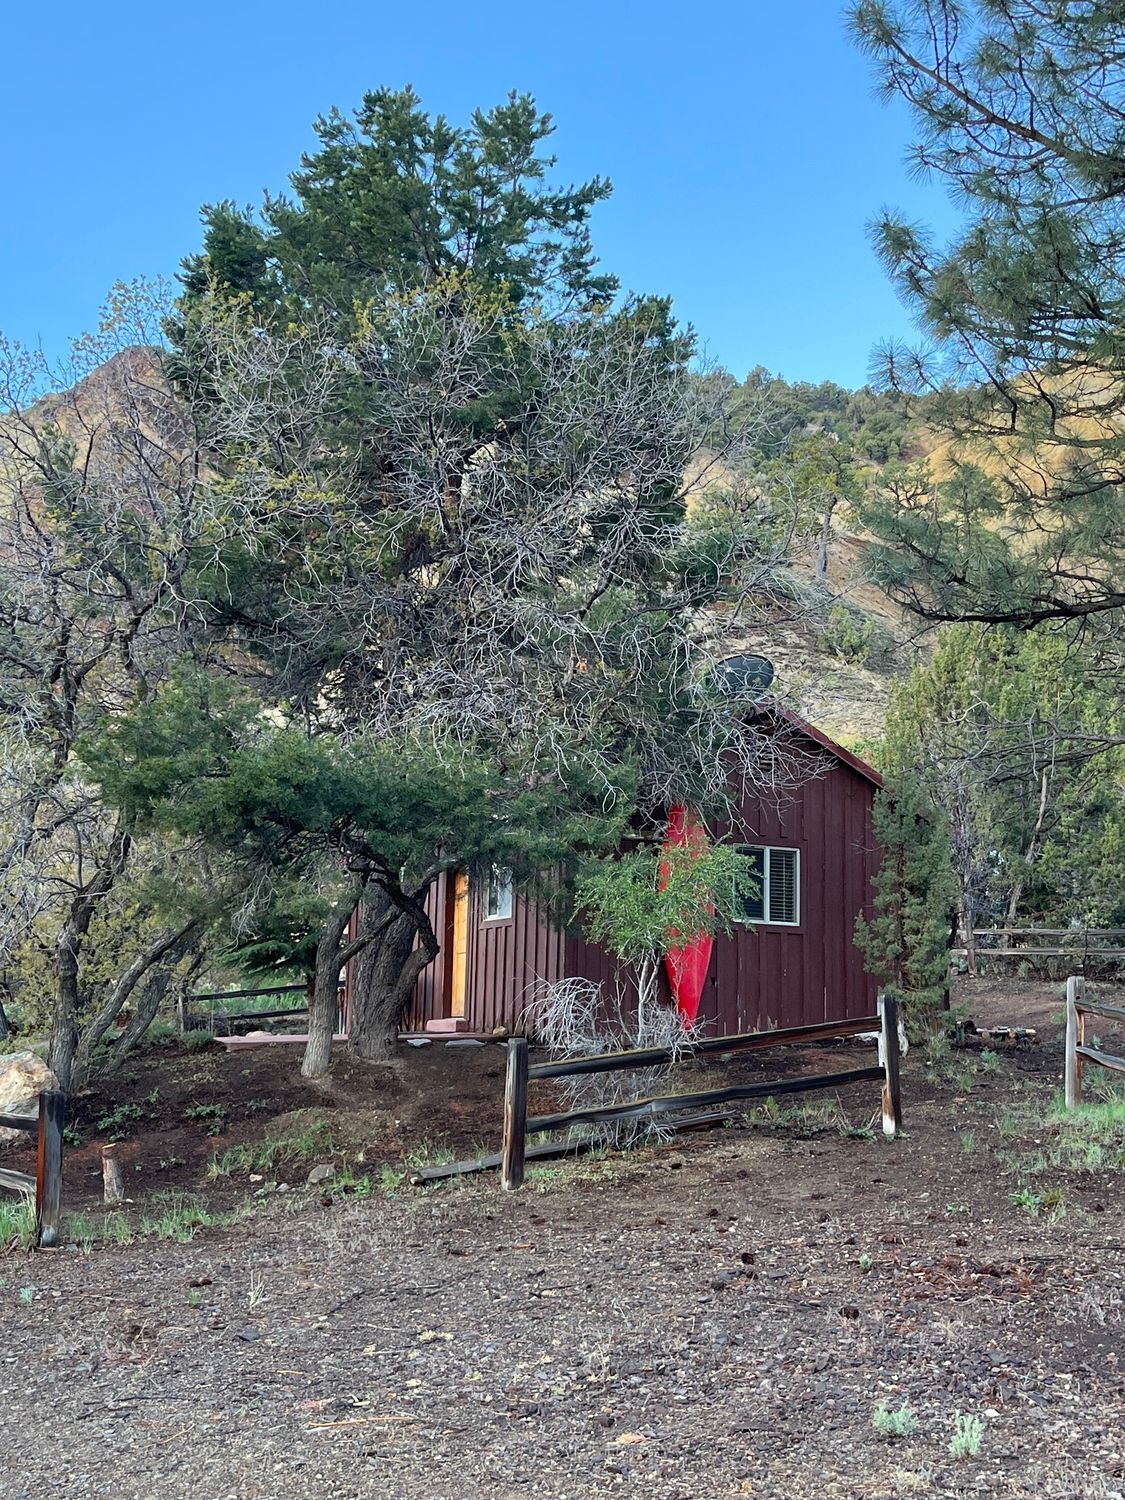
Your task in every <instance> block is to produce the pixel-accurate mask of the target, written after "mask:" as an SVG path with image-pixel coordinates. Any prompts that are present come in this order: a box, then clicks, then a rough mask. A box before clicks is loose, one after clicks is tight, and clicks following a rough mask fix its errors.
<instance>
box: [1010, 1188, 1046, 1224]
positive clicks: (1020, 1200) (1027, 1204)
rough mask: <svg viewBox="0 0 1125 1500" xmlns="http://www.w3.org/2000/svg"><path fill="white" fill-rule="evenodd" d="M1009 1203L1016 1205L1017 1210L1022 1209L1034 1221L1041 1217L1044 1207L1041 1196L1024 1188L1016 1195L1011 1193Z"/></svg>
mask: <svg viewBox="0 0 1125 1500" xmlns="http://www.w3.org/2000/svg"><path fill="white" fill-rule="evenodd" d="M1008 1202H1009V1203H1012V1204H1014V1205H1015V1207H1016V1208H1022V1209H1023V1210H1024V1211H1025V1213H1029V1214H1030V1215H1031V1217H1032V1218H1033V1219H1037V1218H1038V1217H1039V1210H1040V1209H1041V1208H1042V1206H1043V1200H1042V1198H1041V1197H1040V1196H1039V1194H1038V1193H1035V1192H1033V1191H1032V1190H1031V1188H1028V1187H1022V1188H1019V1189H1018V1190H1017V1191H1016V1192H1014V1193H1009V1194H1008Z"/></svg>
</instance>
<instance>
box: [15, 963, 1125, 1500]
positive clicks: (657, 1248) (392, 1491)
mask: <svg viewBox="0 0 1125 1500" xmlns="http://www.w3.org/2000/svg"><path fill="white" fill-rule="evenodd" d="M971 998H972V1000H973V1002H974V1004H975V1006H976V1008H977V1019H978V1021H979V1023H980V1024H981V1025H985V1024H999V1023H1006V1024H1012V1025H1017V1024H1018V1025H1033V1026H1037V1027H1038V1028H1039V1029H1040V1035H1041V1040H1040V1041H1039V1043H1038V1044H1036V1045H1031V1046H1027V1047H1024V1048H1019V1049H1016V1048H1012V1049H1010V1050H1004V1051H1003V1052H1002V1053H1001V1060H1000V1064H999V1067H998V1069H997V1070H996V1071H995V1072H989V1071H986V1070H985V1069H982V1068H980V1067H979V1057H978V1054H977V1053H976V1052H975V1051H974V1050H973V1048H972V1047H971V1046H970V1048H968V1049H967V1050H965V1051H964V1052H958V1053H955V1054H954V1058H953V1062H952V1066H951V1067H949V1068H946V1069H945V1070H944V1072H943V1073H942V1075H941V1076H936V1075H935V1073H934V1070H933V1069H927V1068H926V1066H925V1062H924V1059H923V1058H922V1057H921V1056H920V1055H919V1054H918V1052H917V1050H915V1051H912V1053H911V1055H910V1057H909V1058H908V1059H907V1061H906V1064H905V1068H904V1093H905V1108H906V1126H907V1129H906V1132H905V1134H904V1135H903V1136H902V1137H901V1138H900V1139H899V1140H898V1141H896V1142H894V1143H892V1144H888V1143H886V1142H884V1141H883V1140H882V1139H881V1138H876V1137H875V1136H873V1135H871V1134H863V1135H860V1136H848V1135H845V1134H842V1133H840V1131H839V1130H830V1131H823V1130H822V1131H813V1130H812V1129H811V1126H810V1123H809V1122H808V1121H807V1120H806V1121H804V1122H802V1120H801V1119H795V1120H789V1121H781V1122H778V1123H775V1124H772V1125H771V1124H769V1123H765V1124H763V1123H761V1122H760V1121H759V1123H756V1124H753V1125H748V1126H746V1127H738V1128H735V1129H725V1130H717V1131H713V1132H711V1133H709V1134H706V1135H702V1134H701V1135H695V1136H690V1137H682V1138H680V1139H679V1140H677V1141H675V1142H673V1143H672V1144H671V1145H669V1146H665V1147H661V1148H653V1149H648V1150H645V1151H638V1152H634V1153H631V1154H629V1155H617V1156H610V1157H607V1158H606V1159H605V1160H602V1161H591V1162H587V1163H585V1164H583V1165H581V1166H577V1167H576V1166H567V1167H562V1168H553V1169H550V1170H543V1171H542V1172H541V1173H539V1174H533V1177H532V1179H531V1181H530V1182H529V1185H528V1187H527V1188H526V1189H525V1190H524V1191H523V1192H521V1193H518V1194H510V1195H503V1194H501V1193H500V1192H499V1190H498V1186H497V1184H496V1182H495V1179H494V1178H493V1177H492V1176H491V1175H490V1176H489V1177H487V1178H485V1177H481V1178H470V1179H465V1180H464V1181H463V1182H462V1183H460V1184H455V1185H450V1186H446V1187H443V1188H440V1189H436V1190H429V1191H426V1192H419V1191H415V1190H411V1189H408V1188H402V1189H400V1190H399V1191H398V1192H397V1193H395V1194H393V1195H392V1196H383V1195H380V1194H375V1195H373V1196H371V1197H369V1198H364V1199H356V1198H354V1197H351V1196H349V1195H348V1194H346V1193H344V1192H342V1191H339V1190H335V1189H334V1188H333V1186H332V1184H329V1185H328V1186H327V1188H326V1189H318V1190H316V1191H313V1190H304V1189H301V1190H300V1191H298V1190H297V1189H296V1187H295V1188H294V1191H292V1192H289V1193H287V1194H284V1195H279V1194H277V1193H271V1194H270V1195H269V1196H268V1197H266V1198H265V1199H264V1200H263V1201H262V1207H261V1209H260V1210H259V1211H257V1212H256V1213H255V1216H254V1217H252V1218H250V1219H248V1220H246V1221H245V1222H243V1223H240V1224H238V1225H236V1226H234V1227H230V1228H225V1229H221V1230H205V1231H202V1232H201V1233H200V1234H199V1235H198V1237H197V1238H196V1239H194V1240H193V1241H192V1242H191V1243H189V1244H174V1243H168V1242H162V1241H157V1240H152V1239H144V1240H138V1241H137V1242H136V1243H134V1244H132V1245H128V1246H122V1247H114V1248H109V1247H97V1248H94V1249H93V1250H92V1251H90V1252H89V1253H85V1252H84V1251H82V1250H79V1249H77V1248H70V1249H64V1250H59V1251H52V1252H41V1253H39V1254H35V1255H30V1256H21V1255H18V1254H12V1255H10V1256H8V1257H5V1258H0V1326H2V1328H3V1337H2V1340H0V1410H2V1412H3V1420H2V1426H0V1458H2V1460H3V1462H2V1464H0V1497H3V1500H25V1497H27V1500H30V1497H32V1496H35V1497H37V1500H38V1497H40V1496H42V1495H45V1494H46V1495H51V1496H60V1497H67V1500H69V1497H87V1496H99V1497H132V1496H136V1497H146V1500H147V1497H150V1496H155V1495H159V1496H161V1497H167V1500H177V1497H180V1496H184V1497H186V1496H192V1497H194V1500H211V1497H215V1500H218V1497H228V1496H230V1497H235V1496H237V1497H239V1500H242V1497H248V1500H257V1497H271V1500H272V1497H275V1496H277V1497H280V1496H291V1495H296V1496H301V1497H305V1496H307V1497H313V1500H319V1497H321V1496H324V1497H327V1496H379V1497H383V1496H386V1497H400V1496H401V1497H406V1500H412V1497H422V1496H425V1497H431V1500H444V1497H458V1500H464V1497H471V1496H477V1495H480V1496H488V1497H492V1496H497V1497H509V1496H525V1495H531V1494H534V1495H536V1496H544V1497H548V1500H569V1497H576V1500H577V1497H587V1496H596V1495H623V1496H645V1497H652V1500H673V1497H675V1500H709V1497H720V1496H723V1497H725V1496H737V1495H752V1496H759V1497H773V1500H801V1497H805V1496H813V1495H816V1496H818V1497H819V1496H837V1497H857V1500H858V1497H863V1500H877V1497H878V1500H882V1497H886V1500H892V1497H894V1500H897V1497H901V1496H912V1495H927V1496H947V1495H948V1496H954V1495H958V1496H959V1495H977V1494H988V1495H997V1496H1034V1497H1059V1500H1061V1497H1076V1500H1077V1497H1098V1500H1113V1497H1118V1500H1119V1497H1122V1496H1125V1371H1123V1370H1122V1359H1123V1358H1125V1336H1123V1335H1125V1194H1123V1193H1122V1179H1121V1176H1120V1174H1116V1175H1114V1174H1110V1173H1107V1172H1085V1173H1069V1174H1068V1173H1055V1174H1053V1175H1052V1177H1051V1180H1050V1186H1051V1188H1052V1189H1053V1190H1054V1191H1055V1192H1056V1193H1058V1194H1059V1195H1061V1196H1060V1198H1059V1201H1058V1202H1057V1203H1056V1204H1055V1207H1054V1212H1053V1213H1051V1214H1048V1213H1047V1212H1046V1211H1045V1210H1044V1211H1043V1212H1041V1213H1040V1214H1039V1215H1038V1216H1034V1217H1033V1216H1032V1215H1031V1214H1030V1213H1029V1212H1028V1211H1027V1210H1026V1209H1024V1208H1021V1207H1020V1206H1018V1205H1016V1204H1013V1203H1012V1202H1011V1200H1010V1194H1011V1193H1012V1192H1013V1191H1014V1190H1015V1189H1016V1188H1017V1187H1018V1186H1020V1185H1021V1183H1023V1182H1025V1181H1028V1182H1030V1183H1032V1185H1033V1186H1034V1187H1035V1189H1036V1191H1037V1192H1038V1191H1042V1190H1043V1189H1044V1188H1045V1186H1046V1183H1045V1182H1043V1181H1040V1180H1039V1179H1038V1178H1028V1177H1027V1176H1026V1173H1024V1172H1023V1171H1022V1170H1021V1169H1020V1157H1021V1153H1030V1152H1032V1151H1033V1150H1034V1149H1035V1148H1036V1147H1037V1145H1040V1146H1041V1145H1042V1144H1043V1143H1044V1141H1045V1140H1046V1137H1047V1134H1048V1133H1049V1131H1050V1129H1051V1127H1050V1126H1040V1125H1038V1124H1030V1125H1025V1126H1022V1127H1019V1129H1025V1130H1027V1131H1035V1132H1037V1134H1036V1135H1034V1136H1032V1135H1028V1136H1026V1137H1025V1136H1023V1135H1021V1134H1019V1133H1018V1130H1017V1131H1016V1132H1015V1133H1013V1125H1012V1121H1013V1119H1015V1118H1017V1117H1018V1118H1023V1119H1026V1118H1027V1115H1026V1113H1025V1112H1026V1111H1029V1110H1031V1109H1033V1108H1034V1107H1037V1106H1041V1105H1045V1104H1046V1103H1047V1102H1048V1101H1049V1100H1050V1098H1051V1096H1052V1094H1053V1092H1054V1090H1055V1089H1056V1088H1057V1087H1058V1084H1059V1080H1060V1077H1061V1050H1060V1046H1059V1028H1058V1024H1057V1020H1058V1011H1059V1008H1060V1003H1061V1002H1060V994H1059V990H1058V987H1057V986H1049V987H1047V986H1039V987H1036V986H1033V985H1024V986H1007V987H1006V986H1005V985H1003V984H1002V983H1000V982H996V983H994V984H992V985H985V984H978V985H976V986H975V987H974V993H973V995H972V996H971ZM1119 1003H1120V1002H1119ZM1017 1011H1018V1013H1017ZM826 1054H827V1055H826ZM870 1056H871V1054H870V1052H869V1051H867V1052H865V1051H864V1050H863V1049H862V1048H851V1047H849V1048H835V1049H815V1050H814V1049H805V1050H804V1051H803V1052H802V1053H800V1054H798V1055H796V1056H791V1057H788V1058H782V1056H781V1055H780V1054H773V1055H772V1056H771V1058H770V1059H769V1060H768V1067H769V1068H770V1069H771V1070H778V1071H780V1070H781V1069H782V1068H784V1070H785V1071H790V1070H792V1069H798V1070H800V1069H807V1070H814V1069H816V1070H823V1069H825V1068H826V1067H830V1068H832V1069H835V1068H837V1067H841V1068H842V1067H848V1066H857V1065H862V1064H863V1063H864V1062H865V1061H869V1060H870ZM502 1062H503V1053H502V1051H501V1050H500V1049H499V1048H494V1047H485V1048H479V1049H454V1048H445V1047H439V1046H434V1047H432V1048H427V1049H422V1050H421V1051H418V1052H411V1053H409V1054H408V1055H406V1056H405V1057H404V1058H403V1059H402V1060H401V1062H400V1063H398V1064H397V1065H396V1066H395V1067H393V1068H388V1069H381V1070H364V1069H352V1068H350V1067H348V1066H346V1065H342V1066H341V1067H340V1068H339V1069H338V1070H337V1071H336V1072H335V1074H334V1077H333V1081H332V1084H331V1086H330V1088H329V1090H327V1091H326V1092H324V1093H322V1094H319V1095H313V1094H310V1092H309V1090H308V1086H307V1085H303V1084H301V1083H300V1081H299V1077H298V1074H297V1064H298V1058H297V1055H296V1053H295V1052H294V1051H293V1050H292V1049H284V1050H282V1049H277V1050H276V1051H271V1052H257V1053H253V1054H250V1053H241V1054H239V1053H235V1054H232V1055H230V1056H225V1057H220V1056H218V1055H213V1054H211V1053H205V1054H203V1055H201V1056H189V1055H184V1054H179V1053H177V1052H175V1051H174V1050H173V1049H169V1050H168V1051H162V1052H159V1053H156V1052H154V1053H152V1054H149V1055H148V1056H146V1057H145V1058H144V1059H142V1060H139V1061H138V1063H137V1064H136V1066H135V1067H134V1069H133V1073H132V1076H131V1077H129V1078H128V1079H125V1080H121V1081H120V1082H119V1086H118V1087H116V1088H115V1089H114V1091H113V1096H112V1098H109V1097H107V1096H90V1098H88V1099H86V1100H83V1101H82V1102H81V1108H80V1110H79V1112H78V1115H77V1121H78V1127H79V1129H80V1130H81V1131H84V1132H86V1137H85V1143H84V1145H83V1146H82V1147H80V1148H78V1149H76V1150H74V1151H72V1152H71V1153H70V1157H69V1176H68V1183H67V1191H68V1194H70V1195H72V1197H73V1199H74V1201H75V1203H76V1204H77V1203H81V1201H82V1200H83V1199H86V1200H90V1199H92V1197H93V1188H94V1186H95V1183H94V1180H93V1174H94V1172H95V1163H94V1152H95V1151H96V1148H97V1145H98V1143H99V1142H100V1140H101V1139H104V1136H103V1134H102V1133H101V1132H100V1131H99V1129H98V1126H97V1121H98V1119H104V1118H106V1116H107V1114H108V1113H109V1112H110V1111H111V1110H112V1109H114V1108H117V1107H119V1106H120V1105H121V1104H122V1103H123V1102H124V1103H132V1104H135V1105H136V1106H137V1107H138V1108H143V1109H147V1110H148V1112H149V1113H150V1114H151V1115H153V1116H154V1118H152V1119H148V1118H137V1117H131V1118H130V1120H128V1121H127V1122H125V1123H126V1124H127V1125H128V1126H130V1127H131V1128H132V1130H133V1133H132V1134H131V1135H130V1136H128V1149H129V1151H130V1152H131V1153H132V1157H131V1169H132V1178H131V1182H132V1185H133V1186H132V1191H134V1192H135V1193H136V1194H137V1196H139V1197H143V1196H144V1194H145V1193H148V1192H151V1191H152V1190H153V1189H154V1188H158V1187H160V1186H165V1185H168V1184H169V1183H171V1184H174V1185H176V1186H179V1187H186V1186H188V1185H190V1186H191V1187H193V1188H196V1187H199V1186H200V1183H201V1179H202V1176H203V1172H204V1169H205V1167H206V1163H207V1161H209V1159H210V1156H211V1153H212V1151H213V1150H214V1149H215V1148H216V1147H218V1149H220V1150H222V1149H224V1148H225V1147H227V1146H228V1145H230V1144H232V1143H236V1142H237V1141H239V1140H249V1139H253V1138H255V1137H256V1136H260V1135H261V1134H262V1133H263V1132H264V1131H265V1129H266V1128H267V1127H268V1125H269V1123H270V1121H271V1120H272V1119H273V1117H274V1115H275V1114H279V1113H284V1112H289V1111H292V1110H293V1109H295V1108H302V1107H306V1106H309V1105H313V1104H315V1105H316V1107H317V1108H319V1109H323V1110H325V1111H326V1112H328V1114H329V1115H330V1116H331V1117H332V1119H333V1120H334V1122H335V1123H336V1124H337V1125H340V1126H343V1127H346V1128H345V1130H344V1134H345V1135H346V1136H347V1144H346V1146H345V1148H344V1150H343V1151H341V1152H340V1153H339V1155H338V1157H337V1161H338V1162H339V1163H341V1164H342V1163H343V1161H344V1158H345V1156H346V1155H348V1154H349V1153H352V1154H355V1153H358V1152H360V1151H362V1152H363V1154H364V1156H365V1158H366V1162H367V1163H368V1164H370V1165H374V1164H377V1163H379V1162H388V1163H392V1162H395V1161H398V1160H400V1159H401V1158H402V1156H403V1155H404V1153H405V1152H406V1151H407V1150H408V1149H410V1148H411V1147H412V1146H416V1145H417V1143H418V1142H419V1140H422V1139H425V1140H428V1141H430V1142H433V1143H436V1142H441V1141H443V1140H444V1141H445V1142H446V1143H447V1144H449V1145H450V1146H452V1147H453V1148H454V1149H455V1150H457V1151H458V1152H459V1153H461V1152H463V1151H465V1150H467V1149H469V1148H470V1147H471V1146H473V1145H475V1143H477V1142H478V1141H482V1140H484V1141H487V1142H489V1143H492V1142H494V1141H495V1137H496V1132H497V1129H498V1122H499V1095H500V1087H501V1082H500V1072H501V1069H502ZM731 1066H732V1065H723V1072H724V1074H729V1072H730V1071H731ZM744 1066H745V1067H747V1068H749V1066H750V1065H749V1063H746V1064H745V1065H744ZM763 1066H767V1064H766V1063H764V1062H762V1061H756V1062H755V1064H754V1067H756V1068H761V1067H763ZM709 1076H712V1075H709ZM154 1089H159V1096H158V1098H157V1099H156V1100H155V1101H153V1103H152V1104H151V1105H148V1104H146V1100H148V1099H149V1097H150V1096H151V1095H152V1092H153V1090H154ZM875 1093H876V1090H875V1087H874V1086H872V1085H858V1086H856V1087H854V1088H852V1089H850V1090H848V1091H846V1093H845V1095H844V1098H843V1102H844V1105H845V1108H846V1109H847V1112H848V1115H849V1117H850V1119H851V1121H852V1123H853V1124H854V1125H855V1126H856V1127H865V1126H867V1125H868V1124H869V1123H870V1120H871V1116H872V1112H873V1110H874V1107H875V1104H876V1103H877V1099H876V1097H874V1095H875ZM191 1101H194V1102H195V1103H196V1104H198V1103H203V1104H208V1103H215V1102H221V1103H222V1104H223V1108H224V1118H223V1132H222V1134H221V1135H219V1136H217V1137H209V1136H207V1135H206V1133H205V1123H206V1117H204V1120H203V1121H202V1122H201V1121H200V1120H199V1119H197V1118H195V1117H193V1118H190V1119H189V1120H184V1119H183V1113H184V1110H185V1109H188V1108H191V1107H192V1102H191ZM95 1112H98V1113H95ZM365 1116H369V1117H370V1124H369V1126H368V1127H367V1129H366V1135H365V1132H364V1129H363V1127H362V1120H363V1118H364V1117H365ZM364 1136H365V1138H362V1139H361V1137H364ZM967 1142H968V1143H969V1144H968V1145H967V1144H966V1143H967ZM164 1152H167V1153H168V1155H171V1156H179V1157H180V1158H181V1160H180V1162H179V1164H176V1165H173V1166H166V1167H163V1168H161V1167H160V1166H159V1162H160V1161H161V1160H165V1161H167V1160H168V1155H162V1153H164ZM9 1155H10V1156H11V1157H12V1164H13V1165H15V1164H17V1162H16V1155H17V1154H16V1153H9ZM6 1159H7V1158H6ZM138 1168H139V1170H138ZM304 1170H305V1169H302V1177H301V1178H295V1183H297V1182H299V1181H302V1180H303V1171H304ZM202 1191H204V1192H207V1191H210V1190H209V1189H207V1188H205V1187H204V1188H203V1189H202ZM222 1191H223V1192H224V1193H225V1194H227V1195H228V1196H229V1195H231V1194H233V1193H235V1192H240V1193H243V1194H245V1193H246V1192H247V1191H248V1187H247V1185H246V1184H245V1183H235V1184H233V1185H228V1186H226V1187H225V1188H223V1189H222ZM880 1401H885V1402H886V1403H887V1404H888V1405H889V1406H891V1407H892V1408H897V1407H898V1406H899V1405H900V1404H901V1403H902V1402H904V1401H905V1402H907V1403H909V1405H910V1407H911V1408H912V1410H913V1411H914V1413H915V1414H916V1417H917V1420H918V1430H917V1433H916V1435H914V1436H912V1437H909V1438H906V1439H902V1440H899V1441H895V1442H889V1441H886V1440H884V1439H882V1438H880V1437H879V1435H878V1434H877V1432H876V1430H875V1428H874V1427H873V1425H872V1420H871V1418H872V1413H873V1411H874V1409H875V1407H876V1405H877V1403H878V1402H880ZM958 1412H961V1413H966V1414H972V1415H975V1416H978V1417H979V1418H980V1419H981V1421H982V1422H983V1436H982V1440H981V1444H980V1451H979V1453H978V1454H977V1455H976V1456H975V1457H968V1458H965V1459H961V1460H956V1459H954V1458H952V1457H951V1456H950V1455H949V1452H948V1444H949V1440H950V1437H951V1435H952V1432H953V1424H954V1419H955V1415H956V1414H957V1413H958Z"/></svg>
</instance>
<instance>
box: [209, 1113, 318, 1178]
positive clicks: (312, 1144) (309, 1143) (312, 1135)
mask: <svg viewBox="0 0 1125 1500" xmlns="http://www.w3.org/2000/svg"><path fill="white" fill-rule="evenodd" d="M334 1150H335V1143H334V1142H333V1139H332V1130H331V1127H330V1126H329V1125H328V1123H327V1121H325V1120H310V1121H309V1123H308V1124H307V1125H304V1126H300V1127H297V1128H294V1129H293V1130H291V1131H288V1132H286V1133H284V1134H280V1135H278V1134H274V1133H273V1132H267V1133H266V1135H265V1136H264V1137H263V1139H262V1140H260V1141H248V1142H246V1143H245V1144H243V1145H241V1146H231V1147H230V1148H229V1149H228V1150H226V1151H224V1152H223V1153H222V1155H221V1156H216V1157H213V1158H212V1161H211V1165H210V1166H209V1167H208V1168H207V1177H208V1179H209V1180H210V1181H212V1182H214V1181H216V1180H217V1179H220V1178H223V1179H225V1178H229V1177H238V1176H241V1175H243V1174H247V1175H248V1174H249V1173H251V1172H260V1173H261V1174H262V1176H263V1177H264V1176H266V1175H268V1174H269V1173H270V1172H272V1171H273V1170H274V1169H275V1168H276V1167H279V1166H283V1165H285V1164H286V1163H288V1162H301V1161H310V1160H311V1159H312V1158H313V1157H324V1156H331V1155H332V1154H333V1152H334Z"/></svg>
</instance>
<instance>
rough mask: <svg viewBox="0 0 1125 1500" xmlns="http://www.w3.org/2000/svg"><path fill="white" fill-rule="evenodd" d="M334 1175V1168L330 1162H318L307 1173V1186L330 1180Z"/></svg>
mask: <svg viewBox="0 0 1125 1500" xmlns="http://www.w3.org/2000/svg"><path fill="white" fill-rule="evenodd" d="M335 1175H336V1168H335V1167H334V1166H333V1165H332V1164H331V1162H320V1163H319V1164H318V1165H317V1166H315V1167H313V1169H312V1171H311V1172H310V1173H309V1175H308V1184H309V1187H315V1186H316V1185H317V1183H318V1182H331V1181H332V1179H333V1177H335Z"/></svg>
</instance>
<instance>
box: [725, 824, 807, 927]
mask: <svg viewBox="0 0 1125 1500" xmlns="http://www.w3.org/2000/svg"><path fill="white" fill-rule="evenodd" d="M738 852H739V853H740V854H745V855H746V857H747V858H748V859H749V861H750V873H751V875H752V877H753V880H754V884H755V886H756V887H757V889H756V890H755V892H754V893H753V895H751V896H748V897H747V899H746V903H745V914H744V916H743V921H746V922H752V923H755V924H759V923H765V924H766V925H768V926H773V927H797V926H799V925H800V922H801V851H800V850H799V849H778V848H774V847H773V846H772V845H770V844H740V845H739V846H738Z"/></svg>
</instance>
